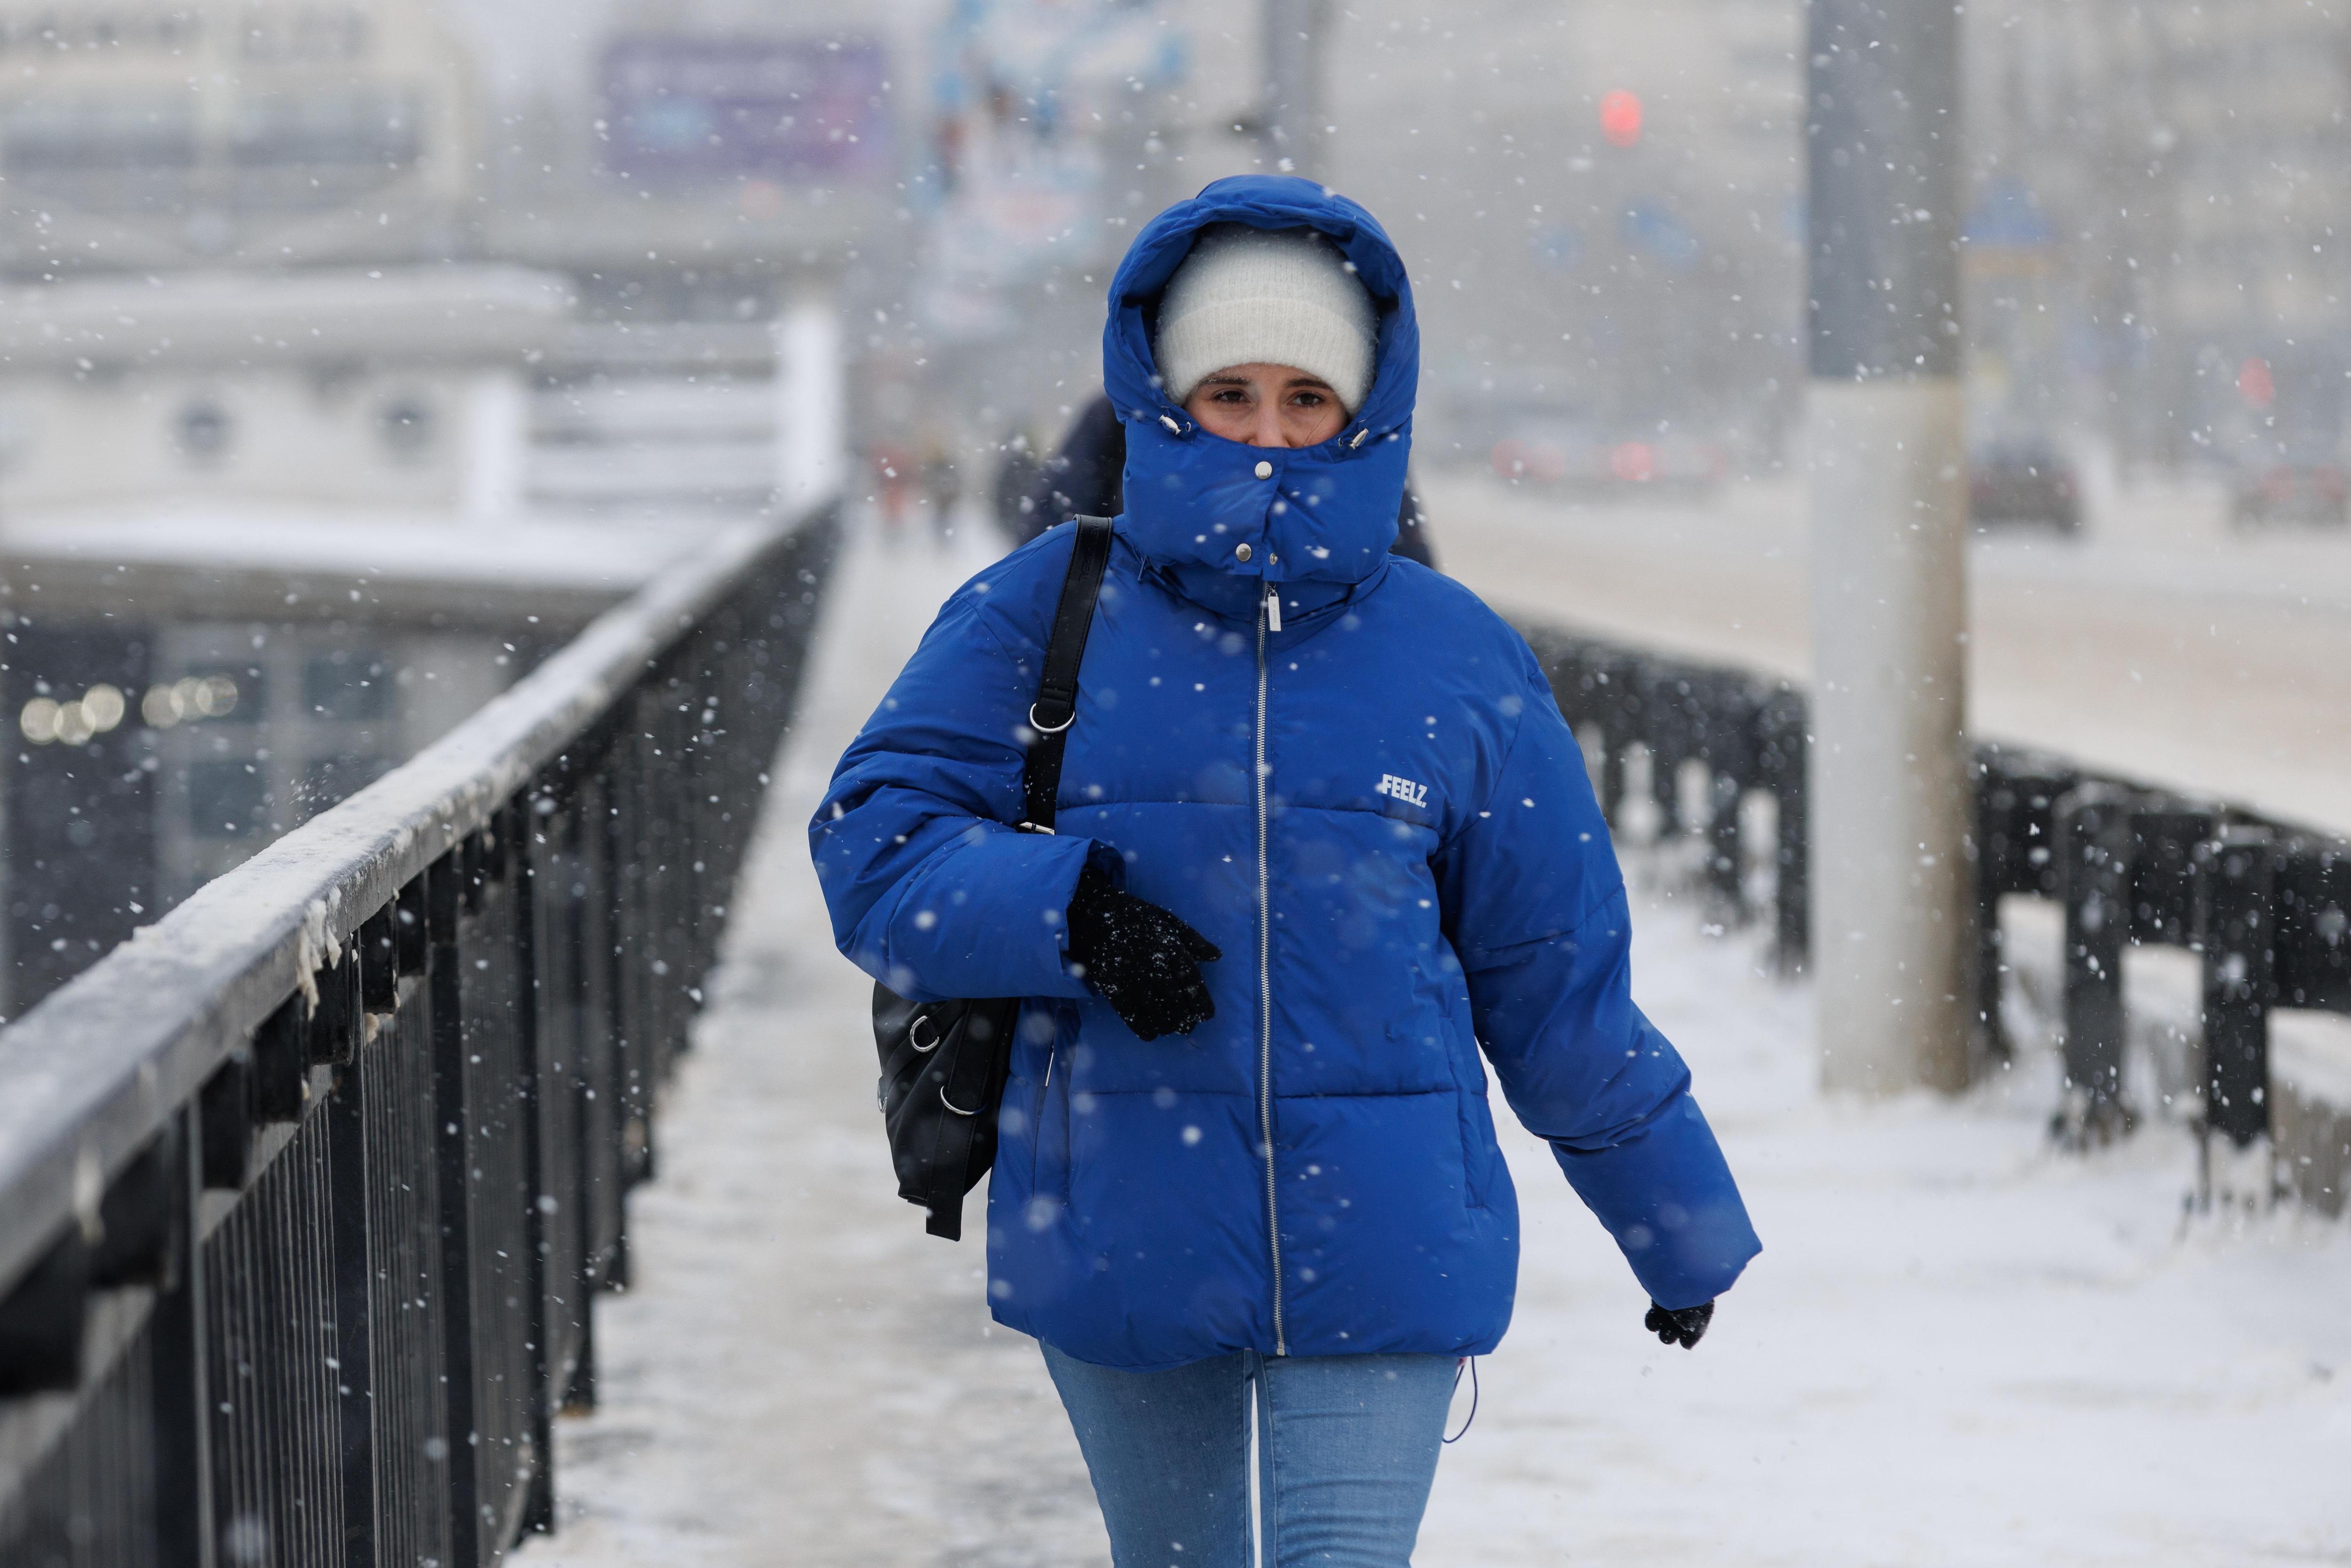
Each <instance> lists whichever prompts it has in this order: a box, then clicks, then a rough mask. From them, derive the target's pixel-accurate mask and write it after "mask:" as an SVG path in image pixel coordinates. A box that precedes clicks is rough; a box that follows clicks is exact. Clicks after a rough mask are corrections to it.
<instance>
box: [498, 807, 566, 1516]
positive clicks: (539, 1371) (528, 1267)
mask: <svg viewBox="0 0 2351 1568" xmlns="http://www.w3.org/2000/svg"><path fill="white" fill-rule="evenodd" d="M535 828H536V823H535V822H534V821H533V815H532V810H531V796H530V795H529V793H528V792H525V793H524V794H522V795H520V796H517V798H516V799H515V800H512V801H510V802H509V803H508V804H507V810H506V812H505V814H504V820H503V821H500V822H499V823H498V824H497V832H498V834H499V836H500V838H501V839H503V840H504V841H505V846H506V863H507V897H508V898H509V899H510V900H511V901H512V910H513V915H512V919H513V924H514V941H515V956H514V969H513V974H514V985H513V987H512V989H511V993H510V994H511V996H512V998H513V1002H514V1009H515V1015H514V1030H515V1061H516V1063H517V1070H518V1071H517V1077H518V1080H519V1081H518V1082H517V1084H516V1085H515V1101H516V1106H515V1110H516V1115H517V1118H518V1120H519V1121H520V1123H521V1132H522V1136H523V1162H522V1163H523V1182H522V1186H521V1190H520V1191H518V1192H517V1193H515V1194H514V1195H513V1201H515V1202H517V1203H519V1204H520V1205H522V1210H523V1239H524V1244H525V1248H526V1252H525V1256H524V1259H523V1280H524V1290H523V1303H524V1304H523V1311H524V1313H525V1321H526V1323H527V1325H528V1326H527V1327H526V1329H525V1331H524V1350H525V1353H526V1354H527V1355H528V1358H529V1359H528V1369H529V1377H530V1388H529V1392H528V1406H527V1409H528V1421H529V1423H530V1446H531V1469H530V1475H529V1478H528V1480H527V1481H526V1482H525V1483H524V1484H525V1486H526V1488H527V1489H528V1495H527V1496H526V1498H525V1500H524V1502H523V1509H522V1521H521V1523H522V1528H523V1529H524V1530H525V1531H538V1532H542V1533H544V1532H547V1531H552V1530H554V1528H555V1426H554V1409H555V1388H554V1382H555V1378H554V1371H553V1362H552V1359H551V1357H552V1354H553V1333H552V1326H553V1325H552V1323H551V1321H550V1312H549V1301H548V1297H549V1284H548V1251H549V1245H548V1233H549V1227H550V1221H551V1218H552V1217H551V1216H550V1215H549V1213H548V1207H549V1203H550V1202H551V1201H552V1199H551V1198H550V1197H549V1192H550V1190H551V1188H552V1186H553V1183H552V1182H551V1181H550V1180H549V1159H548V1141H549V1140H548V1126H547V1120H548V1105H547V1090H548V1086H549V1083H550V1082H552V1074H551V1073H550V1072H549V1070H548V1062H547V1060H546V1058H547V1052H548V1050H549V1045H550V1044H551V1040H549V1034H550V1033H551V1031H548V1030H542V1028H541V1025H542V1024H543V1023H544V1021H545V1019H546V1014H545V1011H544V1009H545V1008H546V1007H547V1005H548V1001H549V998H547V997H546V996H544V995H543V994H542V993H541V991H540V990H539V984H538V982H539V965H538V895H539V888H538V866H539V864H540V863H541V862H540V857H539V855H538V846H537V838H538V834H537V832H536V831H535Z"/></svg>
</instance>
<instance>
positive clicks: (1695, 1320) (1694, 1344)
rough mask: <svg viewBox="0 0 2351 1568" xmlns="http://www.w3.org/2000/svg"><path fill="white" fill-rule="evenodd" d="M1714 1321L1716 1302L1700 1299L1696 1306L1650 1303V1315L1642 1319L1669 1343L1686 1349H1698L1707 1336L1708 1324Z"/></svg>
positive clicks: (1651, 1329)
mask: <svg viewBox="0 0 2351 1568" xmlns="http://www.w3.org/2000/svg"><path fill="white" fill-rule="evenodd" d="M1713 1321H1714V1303H1713V1302H1712V1301H1700V1302H1699V1303H1698V1305H1697V1306H1694V1307H1661V1306H1659V1305H1657V1303H1656V1302H1655V1301H1651V1302H1650V1303H1649V1315H1648V1316H1647V1317H1646V1318H1643V1319H1642V1320H1641V1322H1642V1326H1644V1327H1645V1328H1646V1329H1647V1330H1648V1331H1649V1332H1650V1333H1653V1334H1656V1336H1657V1337H1658V1338H1659V1339H1661V1340H1663V1341H1665V1343H1667V1344H1677V1345H1679V1346H1681V1347H1682V1348H1683V1349H1684V1350H1696V1349H1697V1348H1698V1341H1699V1340H1700V1339H1701V1338H1703V1337H1704V1336H1705V1333H1706V1325H1707V1324H1708V1323H1709V1322H1713Z"/></svg>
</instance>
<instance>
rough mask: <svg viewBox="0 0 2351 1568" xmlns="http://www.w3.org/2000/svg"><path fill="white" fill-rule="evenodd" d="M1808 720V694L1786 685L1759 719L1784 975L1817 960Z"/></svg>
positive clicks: (1777, 944)
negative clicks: (1770, 811)
mask: <svg viewBox="0 0 2351 1568" xmlns="http://www.w3.org/2000/svg"><path fill="white" fill-rule="evenodd" d="M1809 722H1810V716H1809V709H1808V705H1807V704H1806V703H1805V701H1804V694H1803V693H1802V692H1800V691H1798V690H1796V689H1795V688H1794V687H1792V686H1789V685H1782V686H1781V687H1779V688H1778V689H1777V690H1776V691H1774V692H1772V693H1771V695H1770V696H1768V697H1766V698H1764V700H1763V705H1762V706H1761V708H1760V709H1759V710H1758V711H1757V714H1756V717H1755V729H1756V759H1757V765H1758V768H1759V769H1760V772H1761V779H1762V783H1763V787H1764V788H1765V789H1769V790H1770V791H1771V798H1772V801H1773V803H1774V805H1775V807H1776V812H1775V815H1776V818H1777V822H1776V825H1775V826H1774V828H1773V834H1772V836H1773V845H1772V852H1771V860H1772V866H1773V870H1774V871H1775V873H1777V882H1778V885H1777V886H1776V887H1775V888H1774V889H1773V891H1772V894H1771V910H1772V925H1773V931H1772V942H1771V955H1772V963H1773V965H1774V966H1775V967H1777V968H1778V969H1779V970H1780V972H1781V973H1782V974H1783V975H1796V974H1802V972H1803V970H1804V968H1805V967H1806V966H1807V965H1808V964H1809V963H1810V962H1811V961H1812V950H1813V894H1812V834H1811V831H1810V830H1811V821H1810V815H1811V806H1810V800H1811V796H1810V794H1809V792H1808V787H1807V785H1806V781H1805V778H1804V770H1805V769H1806V768H1808V767H1810V766H1811V759H1810V758H1809V756H1808V750H1809V747H1808V737H1807V734H1806V726H1807V724H1809Z"/></svg>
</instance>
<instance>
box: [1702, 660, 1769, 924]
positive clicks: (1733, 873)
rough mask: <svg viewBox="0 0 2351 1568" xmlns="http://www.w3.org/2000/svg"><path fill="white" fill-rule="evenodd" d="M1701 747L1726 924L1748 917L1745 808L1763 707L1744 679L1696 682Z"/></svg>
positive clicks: (1711, 871)
mask: <svg viewBox="0 0 2351 1568" xmlns="http://www.w3.org/2000/svg"><path fill="white" fill-rule="evenodd" d="M1692 696H1693V698H1701V697H1702V698H1703V699H1704V700H1703V701H1701V702H1698V706H1697V709H1696V719H1697V723H1698V737H1699V750H1700V752H1701V753H1702V754H1703V755H1704V757H1705V758H1706V766H1707V778H1706V787H1707V820H1706V832H1707V862H1706V869H1707V886H1708V890H1709V891H1710V893H1711V894H1712V897H1713V902H1714V904H1715V906H1716V909H1717V912H1718V913H1719V915H1721V917H1722V919H1723V921H1724V923H1725V924H1726V925H1741V924H1744V923H1745V921H1746V919H1747V887H1746V871H1747V854H1746V844H1745V842H1744V840H1743V837H1742V835H1741V832H1740V808H1741V807H1742V806H1743V805H1744V804H1745V802H1746V800H1747V791H1748V789H1749V788H1750V786H1751V785H1753V784H1754V783H1755V781H1756V779H1755V773H1756V758H1755V752H1756V737H1755V726H1756V716H1757V712H1758V709H1759V706H1760V705H1759V704H1758V702H1757V700H1756V696H1755V693H1754V690H1753V688H1752V687H1750V685H1748V683H1747V681H1746V679H1745V677H1743V676H1740V675H1736V674H1727V675H1718V676H1716V677H1714V678H1711V679H1709V680H1708V681H1707V682H1706V683H1705V684H1704V685H1700V686H1696V687H1695V688H1694V689H1693V692H1692Z"/></svg>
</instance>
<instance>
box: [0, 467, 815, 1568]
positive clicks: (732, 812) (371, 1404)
mask: <svg viewBox="0 0 2351 1568" xmlns="http://www.w3.org/2000/svg"><path fill="white" fill-rule="evenodd" d="M834 538H835V528H834V522H833V518H832V516H831V512H830V511H829V510H828V511H825V512H821V513H820V514H818V515H815V516H812V517H807V518H803V519H800V520H799V522H798V523H797V524H795V525H792V526H789V527H788V526H783V525H775V524H762V525H758V526H747V527H745V528H741V529H738V530H737V531H734V532H732V533H729V534H727V535H726V536H723V537H722V538H720V539H718V540H717V541H716V542H715V543H713V544H712V545H711V546H709V547H707V548H705V549H702V550H700V551H699V552H697V554H696V555H695V557H694V558H693V559H691V560H689V561H687V562H686V563H684V564H683V565H680V566H678V567H676V568H674V569H673V570H670V571H669V572H667V573H666V574H665V575H664V576H663V577H662V578H660V579H659V580H656V581H655V582H654V583H653V584H652V585H651V586H649V587H648V588H647V589H645V590H644V591H643V592H641V593H639V594H638V595H636V597H634V598H633V599H632V600H631V601H628V602H627V603H625V604H624V605H622V606H621V607H619V608H617V609H615V610H613V611H611V612H609V613H607V614H605V615H604V616H602V617H601V618H600V619H599V620H597V621H596V622H594V623H593V624H591V625H590V627H589V628H588V629H587V630H586V631H585V632H582V633H581V634H580V636H579V637H578V638H577V639H575V640H574V641H573V642H572V643H569V644H568V645H567V646H565V647H564V648H563V649H562V650H560V651H559V652H558V653H555V654H554V655H553V656H552V657H550V658H549V660H548V661H547V662H546V663H545V664H542V665H541V666H540V667H539V668H538V670H536V671H534V672H533V673H532V674H530V675H528V676H527V677H526V678H525V679H524V680H522V681H521V682H519V683H518V684H517V685H516V686H515V687H513V688H512V689H511V690H510V691H508V692H507V693H506V694H505V695H502V696H500V697H499V698H497V699H496V701H494V702H492V703H491V704H490V705H489V706H486V707H485V708H484V709H483V710H482V711H481V712H480V713H478V714H476V715H475V716H474V717H473V718H472V719H470V720H468V721H467V722H466V723H465V725H463V726H462V727H460V728H458V729H457V730H456V731H455V732H454V733H452V734H451V735H450V736H449V737H446V738H445V739H444V740H443V741H442V742H440V743H439V744H437V745H435V746H434V747H431V748H430V749H428V750H426V751H425V752H423V753H422V754H421V755H419V756H418V757H417V758H415V759H414V760H413V761H411V762H410V763H408V764H407V765H406V766H404V767H402V768H398V769H397V770H395V771H394V772H392V774H390V775H388V776H387V777H386V778H384V779H381V781H379V782H378V783H376V784H375V785H373V786H371V787H370V788H369V789H366V790H364V791H362V792H361V793H360V794H359V795H357V796H354V797H353V798H352V799H351V800H348V801H346V802H344V803H343V804H342V805H340V806H339V807H337V808H335V809H334V810H330V811H329V812H327V813H326V814H324V815H322V816H321V817H319V819H317V820H316V821H312V822H310V823H309V824H308V825H307V826H305V827H302V828H300V829H298V830H297V831H294V832H293V833H291V834H289V835H287V837H286V838H284V839H282V840H280V841H277V843H275V844H274V845H272V846H270V847H269V848H268V849H267V850H266V851H264V852H262V853H261V854H259V855H258V856H256V858H255V859H254V860H252V861H251V862H247V863H246V864H245V865H244V866H242V867H239V868H238V869H236V870H235V871H233V872H230V873H226V874H225V875H223V876H221V877H220V878H218V879H217V880H215V881H214V882H213V883H209V884H207V885H206V886H204V888H203V889H202V890H200V891H199V892H198V893H197V894H195V895H194V896H193V897H192V898H190V899H189V900H188V901H187V902H186V903H185V904H183V905H181V906H180V907H179V908H178V909H177V910H175V911H174V912H172V914H171V915H168V916H166V917H165V918H164V919H162V920H161V921H159V922H158V923H157V924H156V925H152V926H151V927H148V928H146V929H144V930H141V932H139V933H138V934H137V936H135V937H134V938H133V939H132V940H131V941H130V942H128V943H126V944H124V945H123V946H120V948H118V949H117V950H116V951H114V952H113V953H112V954H110V956H107V957H106V958H105V959H103V960H101V961H100V962H99V964H98V965H97V966H96V967H93V968H91V969H90V970H89V971H88V972H87V973H85V974H83V975H82V976H80V977H78V978H77V979H76V980H74V981H73V982H72V983H71V984H69V985H68V986H67V987H66V988H64V989H62V990H60V991H59V992H57V994H56V995H55V996H53V997H51V998H49V999H48V1000H47V1001H46V1002H44V1003H42V1004H41V1005H40V1006H39V1007H37V1008H36V1009H33V1010H32V1011H31V1012H30V1013H28V1014H26V1017H25V1018H24V1019H21V1020H20V1021H18V1022H17V1023H16V1025H15V1026H13V1027H12V1028H9V1029H8V1030H5V1031H0V1563H5V1564H7V1565H8V1568H16V1565H17V1564H20V1563H21V1564H26V1565H30V1564H43V1565H47V1564H50V1563H71V1564H75V1565H77V1568H80V1565H85V1564H88V1565H97V1564H118V1563H120V1564H147V1563H155V1564H193V1565H198V1568H215V1565H218V1568H235V1565H241V1564H259V1563H270V1564H281V1565H283V1564H328V1563H332V1564H338V1565H342V1564H363V1563H364V1564H377V1563H381V1564H385V1565H391V1564H399V1565H402V1568H414V1565H418V1564H424V1563H434V1564H439V1565H442V1568H474V1565H476V1564H479V1563H486V1562H488V1561H491V1560H492V1559H495V1558H496V1557H497V1556H498V1555H500V1554H501V1553H502V1552H504V1551H505V1550H506V1549H507V1547H508V1546H509V1545H510V1544H511V1543H513V1542H515V1541H516V1540H517V1537H518V1536H520V1535H521V1534H522V1533H523V1532H525V1531H530V1530H533V1529H544V1528H547V1527H548V1526H549V1525H550V1524H551V1522H552V1520H553V1508H554V1490H553V1476H552V1472H551V1469H550V1460H551V1452H550V1447H549V1423H550V1419H551V1416H553V1415H554V1413H555V1412H557V1411H558V1410H559V1409H561V1408H563V1407H565V1406H578V1405H584V1404H586V1403H588V1402H590V1401H591V1400H592V1399H593V1397H594V1394H595V1375H596V1374H595V1368H596V1352H595V1333H594V1320H593V1317H592V1315H591V1312H590V1303H591V1301H593V1299H594V1297H595V1295H596V1294H597V1292H598V1291H601V1290H605V1289H608V1288H611V1287H613V1286H615V1285H617V1284H620V1283H622V1282H624V1281H626V1278H627V1274H628V1238H627V1230H626V1228H625V1225H624V1223H623V1219H624V1216H623V1207H622V1197H623V1194H624V1193H625V1191H626V1190H627V1188H628V1187H629V1186H630V1185H631V1184H632V1183H633V1182H635V1181H638V1180H641V1179H643V1178H644V1177H646V1176H650V1175H651V1174H652V1171H653V1151H654V1145H653V1117H652V1112H653V1093H654V1090H655V1087H656V1086H657V1085H658V1084H659V1083H660V1082H662V1080H663V1078H664V1074H665V1073H666V1071H667V1070H668V1067H669V1065H670V1062H671V1061H672V1059H673V1058H674V1055H675V1054H676V1053H677V1052H678V1051H681V1050H682V1049H684V1046H685V1044H686V1030H687V1025H688V1021H689V1019H690V1018H691V1015H692V1014H693V1012H694V1010H695V1008H696V1007H697V1006H698V1005H699V1003H700V1001H701V990H700V986H701V983H702V979H703V977H704V975H705V973H706V971H707V970H708V968H709V967H710V965H711V963H712V962H713V959H714V957H715V955H716V947H717V942H718V937H719V935H720V932H721V930H722V929H723V927H724V925H725V923H726V908H727V904H728V902H729V895H730V889H731V887H732V884H733V881H734V878H735V874H736V872H737V868H738V866H739V864H740V862H741V860H742V856H743V853H744V851H745V848H746V845H747V841H748V838H749V834H750V831H751V829H752V827H753V823H754V819H755V815H756V812H757V809H758V802H759V800H760V796H761V793H762V790H763V789H764V786H765V785H766V783H767V775H766V773H765V772H764V771H763V769H765V768H767V767H768V765H769V762H770V759H771V758H772V756H773V754H774V752H775V750H776V747H777V746H778V743H779V741H780V739H781V737H782V735H783V733H784V730H785V727H786V726H787V724H788V722H789V717H790V715H791V711H792V705H793V701H794V696H795V693H796V691H797V688H798V685H799V671H800V665H801V662H802V658H803V654H804V651H805V648H806V645H807V641H808V636H809V632H810V625H811V623H812V622H813V620H814V617H815V612H816V609H817V603H818V598H819V595H820V591H821V590H822V587H823V584H824V581H825V578H826V574H827V571H828V569H829V567H830V563H831V556H832V552H833V549H834Z"/></svg>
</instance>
